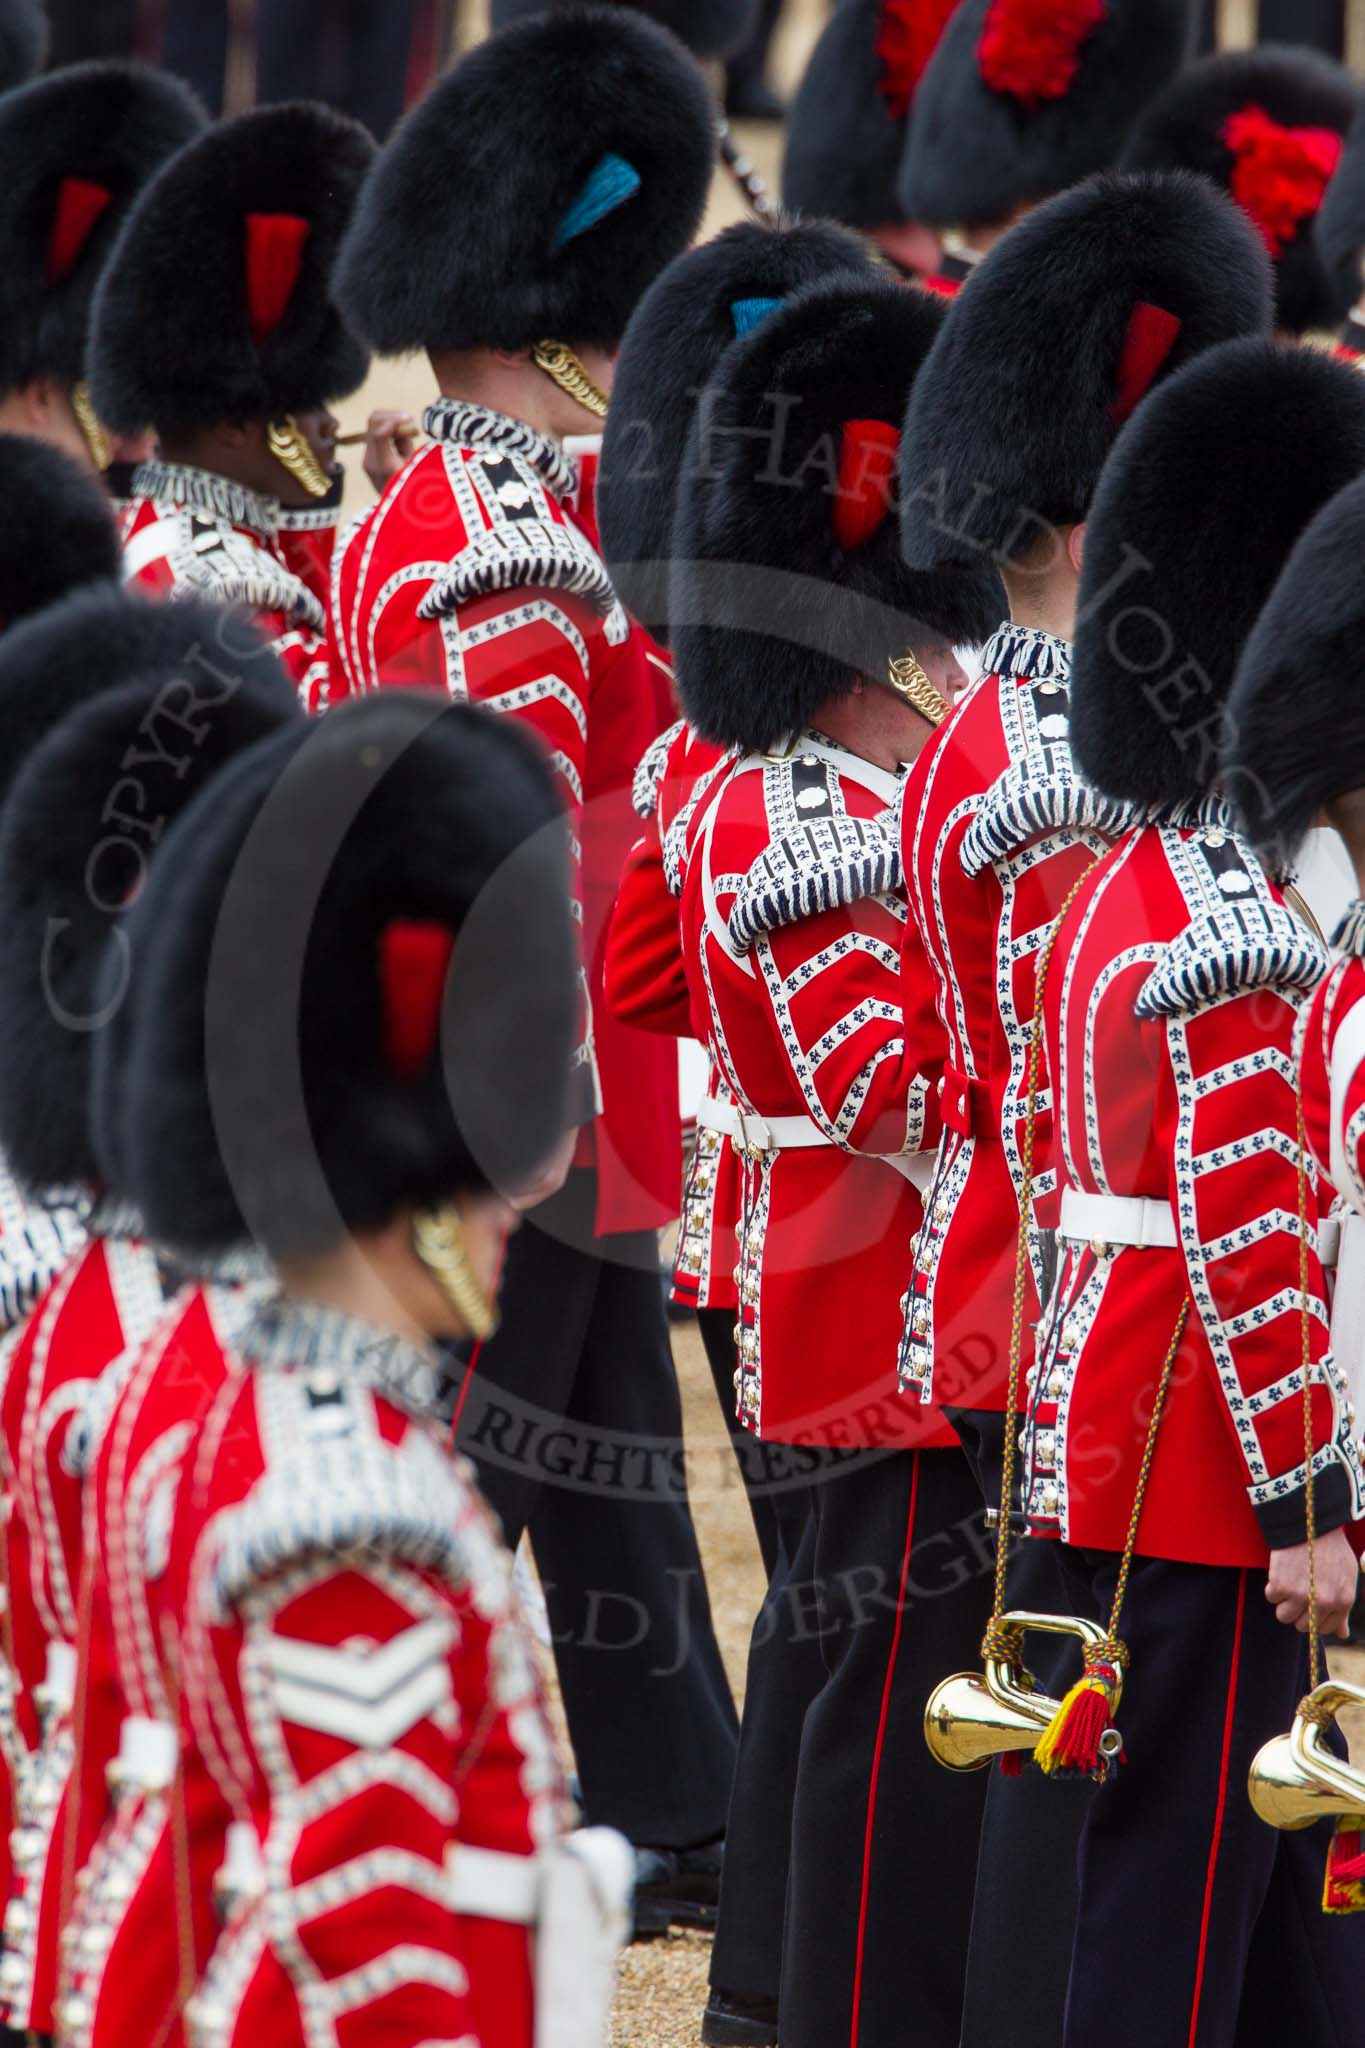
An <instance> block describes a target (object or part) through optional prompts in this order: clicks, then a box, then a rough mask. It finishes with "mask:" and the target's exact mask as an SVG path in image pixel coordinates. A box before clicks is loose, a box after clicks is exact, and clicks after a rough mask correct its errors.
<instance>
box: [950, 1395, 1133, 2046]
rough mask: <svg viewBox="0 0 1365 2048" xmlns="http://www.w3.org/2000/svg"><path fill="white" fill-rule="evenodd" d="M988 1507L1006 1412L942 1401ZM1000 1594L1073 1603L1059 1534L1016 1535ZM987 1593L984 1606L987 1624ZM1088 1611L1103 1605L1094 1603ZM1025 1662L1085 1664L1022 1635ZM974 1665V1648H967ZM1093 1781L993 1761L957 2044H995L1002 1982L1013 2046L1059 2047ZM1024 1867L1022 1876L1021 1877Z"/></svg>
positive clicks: (995, 1502)
mask: <svg viewBox="0 0 1365 2048" xmlns="http://www.w3.org/2000/svg"><path fill="white" fill-rule="evenodd" d="M948 1415H949V1419H950V1421H951V1422H952V1425H953V1427H954V1429H956V1431H957V1433H958V1436H959V1438H960V1440H961V1443H962V1448H963V1449H964V1451H965V1452H966V1453H967V1458H968V1462H969V1463H970V1465H971V1467H972V1471H973V1472H974V1474H975V1475H976V1480H977V1483H978V1485H979V1486H980V1488H981V1492H982V1495H983V1497H984V1499H985V1501H986V1504H987V1506H988V1507H992V1508H998V1507H999V1505H1000V1481H1001V1473H1002V1468H1003V1463H1004V1448H1005V1418H1004V1416H1003V1415H1000V1414H993V1413H991V1412H990V1411H988V1410H985V1409H979V1408H957V1409H950V1410H949V1411H948ZM1005 1597H1006V1601H1007V1603H1008V1605H1009V1606H1010V1607H1012V1608H1017V1609H1023V1610H1024V1611H1026V1612H1028V1613H1032V1614H1065V1613H1070V1612H1072V1611H1074V1609H1073V1608H1072V1607H1070V1606H1069V1605H1068V1601H1074V1599H1075V1598H1076V1597H1077V1591H1076V1589H1075V1588H1070V1587H1068V1585H1067V1583H1066V1581H1065V1580H1064V1579H1063V1576H1062V1568H1061V1559H1060V1557H1059V1555H1058V1546H1057V1545H1056V1544H1055V1543H1050V1542H1045V1541H1043V1540H1042V1539H1040V1538H1035V1537H1029V1536H1015V1537H1014V1538H1013V1539H1012V1542H1011V1550H1010V1558H1009V1578H1008V1581H1007V1587H1006V1596H1005ZM989 1604H990V1602H989V1595H988V1596H987V1603H986V1606H985V1607H983V1609H982V1621H983V1624H984V1621H985V1617H986V1613H987V1612H988V1609H989ZM1081 1611H1082V1612H1083V1613H1084V1614H1085V1616H1086V1618H1087V1619H1088V1620H1099V1619H1101V1618H1102V1617H1101V1616H1099V1615H1098V1614H1097V1613H1094V1612H1092V1610H1091V1609H1090V1607H1088V1606H1087V1607H1085V1608H1083V1609H1082V1610H1081ZM1027 1651H1028V1658H1029V1667H1030V1669H1031V1670H1032V1672H1033V1674H1034V1676H1035V1677H1036V1678H1037V1679H1038V1682H1039V1684H1040V1685H1041V1686H1042V1687H1043V1688H1044V1690H1045V1691H1047V1692H1050V1693H1052V1694H1053V1695H1054V1697H1060V1696H1061V1694H1062V1693H1064V1692H1065V1691H1066V1690H1067V1688H1068V1687H1069V1686H1070V1685H1071V1684H1072V1683H1073V1682H1074V1681H1075V1679H1077V1678H1078V1677H1079V1676H1080V1670H1081V1658H1080V1652H1079V1649H1078V1647H1077V1646H1076V1645H1075V1644H1074V1643H1069V1644H1067V1643H1059V1642H1054V1640H1053V1639H1052V1638H1050V1637H1048V1636H1045V1635H1032V1636H1030V1637H1029V1639H1028V1643H1027ZM970 1661H971V1664H972V1665H973V1666H975V1665H977V1664H978V1663H979V1661H980V1660H979V1655H978V1653H977V1652H976V1651H974V1652H973V1655H972V1658H971V1660H970ZM1093 1791H1094V1787H1093V1786H1092V1785H1090V1784H1089V1783H1087V1782H1085V1781H1080V1782H1066V1781H1062V1782H1059V1781H1057V1780H1056V1779H1050V1778H1045V1777H1044V1776H1043V1774H1042V1772H1041V1771H1031V1770H1028V1771H1025V1772H1023V1773H1022V1775H1021V1776H1019V1777H1017V1778H1007V1777H1005V1776H1003V1775H1002V1773H1001V1772H1000V1771H999V1770H998V1769H997V1768H995V1767H994V1766H992V1767H991V1769H990V1770H989V1773H988V1774H987V1777H986V1810H985V1814H984V1816H983V1818H982V1823H981V1850H980V1857H979V1860H978V1864H977V1873H976V1898H975V1903H974V1906H973V1909H972V1933H971V1946H970V1948H969V1950H968V1957H967V1993H966V1998H965V2000H964V2003H963V2011H962V2048H1000V2044H1001V2033H1000V2027H1001V2003H1000V2000H1001V1992H1002V1988H1003V1987H1005V1986H1008V1987H1009V2032H1008V2035H1007V2037H1006V2038H1007V2039H1008V2042H1009V2048H1058V2043H1059V2042H1060V2041H1061V2038H1062V2023H1063V2017H1064V2014H1065V2010H1066V1982H1067V1972H1068V1970H1069V1968H1070V1965H1071V1946H1072V1939H1073V1936H1074V1932H1075V1924H1076V1852H1077V1849H1078V1846H1079V1843H1080V1834H1081V1827H1082V1824H1083V1822H1084V1820H1085V1815H1086V1808H1087V1806H1088V1805H1089V1801H1090V1796H1091V1794H1092V1793H1093ZM1025 1874H1027V1875H1026V1881H1025Z"/></svg>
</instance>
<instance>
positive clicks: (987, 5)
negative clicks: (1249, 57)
mask: <svg viewBox="0 0 1365 2048" xmlns="http://www.w3.org/2000/svg"><path fill="white" fill-rule="evenodd" d="M1191 32H1192V8H1191V4H1190V0H962V5H961V6H960V7H958V9H957V10H956V12H955V13H954V15H953V17H952V19H951V20H950V21H949V23H948V26H947V28H946V29H945V30H944V32H943V36H942V39H941V41H940V42H939V45H938V48H937V49H936V51H935V52H934V55H933V58H932V60H931V61H930V64H929V66H928V68H927V70H926V71H925V74H924V77H923V80H922V81H921V83H920V88H919V91H918V92H917V93H916V95H915V118H914V120H913V121H912V122H911V124H910V134H909V140H908V142H907V145H906V152H905V157H904V160H903V162H902V165H901V175H900V198H901V207H902V210H903V211H904V212H905V213H906V214H907V215H909V217H910V218H911V219H912V220H923V221H929V222H931V223H932V224H934V225H935V226H938V227H945V228H948V227H987V226H993V225H994V224H995V223H997V222H999V221H1003V220H1006V219H1007V218H1008V217H1009V215H1010V214H1011V213H1012V212H1013V211H1014V209H1015V207H1016V206H1020V205H1028V206H1031V205H1034V204H1036V203H1037V201H1038V200H1040V199H1048V198H1050V197H1051V196H1052V194H1053V193H1054V192H1064V191H1065V190H1066V188H1067V186H1069V185H1074V184H1076V183H1077V182H1078V180H1080V179H1081V178H1086V177H1089V175H1090V173H1091V172H1092V171H1102V170H1105V169H1107V168H1108V166H1109V165H1111V164H1112V163H1113V162H1114V161H1115V159H1116V158H1117V157H1118V155H1119V152H1120V150H1121V149H1122V148H1123V144H1124V138H1125V137H1126V135H1127V133H1128V130H1129V129H1130V128H1131V127H1132V125H1133V122H1134V120H1135V119H1136V117H1137V115H1138V114H1139V112H1140V111H1141V109H1142V108H1143V107H1144V106H1145V105H1146V103H1147V101H1148V100H1150V99H1151V97H1152V95H1153V94H1154V93H1157V92H1160V90H1161V88H1162V86H1164V85H1165V84H1166V82H1167V80H1168V79H1170V78H1171V77H1172V76H1173V75H1174V74H1175V73H1176V72H1177V71H1178V70H1179V69H1180V66H1181V65H1182V63H1183V62H1184V61H1185V58H1186V55H1187V54H1188V51H1189V48H1190V40H1191Z"/></svg>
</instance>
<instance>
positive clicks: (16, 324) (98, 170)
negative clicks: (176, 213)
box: [0, 63, 204, 390]
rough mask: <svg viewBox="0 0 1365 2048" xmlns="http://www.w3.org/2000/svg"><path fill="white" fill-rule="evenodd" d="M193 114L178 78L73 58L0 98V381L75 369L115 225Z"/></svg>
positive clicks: (195, 120) (80, 364)
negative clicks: (0, 278) (0, 291)
mask: <svg viewBox="0 0 1365 2048" xmlns="http://www.w3.org/2000/svg"><path fill="white" fill-rule="evenodd" d="M203 124H204V112H203V109H202V107H201V106H200V105H199V102H198V101H197V100H196V99H195V97H194V95H193V93H191V92H190V91H189V89H188V88H187V87H186V86H183V85H181V84H180V83H179V81H178V80H177V79H174V78H171V77H169V76H168V75H167V74H166V73H165V72H161V71H152V70H150V69H148V67H147V66H145V65H142V64H118V63H97V64H73V65H71V66H70V67H69V68H68V69H65V70H61V71H54V72H53V73H51V75H50V76H49V77H46V78H39V79H35V80H34V82H33V83H32V84H31V85H26V86H24V87H22V88H21V90H19V91H18V92H13V93H7V94H6V95H5V96H4V98H3V99H0V248H3V249H4V252H5V269H4V294H5V313H4V319H3V320H0V389H4V390H13V389H14V388H15V387H16V386H18V385H21V384H26V383H27V382H28V381H29V379H30V378H32V377H36V376H40V375H44V374H45V375H48V376H52V377H59V378H62V379H63V380H65V381H66V382H67V383H73V384H74V383H75V382H76V381H77V380H78V379H79V378H81V377H83V376H84V375H85V371H86V344H87V340H88V337H89V329H90V309H91V303H92V301H93V299H94V295H95V287H96V285H97V283H98V281H99V278H100V274H101V272H102V271H103V269H104V266H105V264H106V262H107V260H108V257H109V252H110V250H111V249H112V248H113V246H114V243H115V241H116V240H117V238H118V234H119V230H120V228H121V227H122V224H123V222H124V220H125V219H126V218H127V215H128V211H129V209H130V207H131V206H132V204H133V202H134V200H135V199H136V198H137V196H138V194H139V192H141V190H142V189H143V187H144V186H145V185H146V183H147V181H148V179H149V178H151V177H152V175H153V174H154V172H155V171H156V170H157V169H158V167H159V166H160V165H161V164H163V163H164V162H165V160H166V159H167V158H168V157H170V156H171V155H173V154H174V153H175V151H177V150H178V149H180V148H181V147H182V146H183V145H184V144H185V143H186V142H188V141H189V140H190V138H191V137H192V136H193V135H195V134H196V133H197V132H198V131H199V130H200V129H201V128H202V127H203Z"/></svg>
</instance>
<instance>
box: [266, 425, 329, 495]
mask: <svg viewBox="0 0 1365 2048" xmlns="http://www.w3.org/2000/svg"><path fill="white" fill-rule="evenodd" d="M266 444H267V446H268V447H269V449H270V452H271V454H272V455H273V456H274V458H275V460H276V462H278V463H279V464H280V466H281V468H283V469H287V470H288V471H289V474H290V476H292V477H293V479H294V481H295V483H300V484H302V485H303V488H304V489H305V491H307V493H308V495H309V497H310V498H325V497H326V496H327V493H328V492H329V491H330V490H331V488H332V479H331V478H330V477H329V476H328V474H327V472H326V470H325V469H324V468H323V466H322V464H321V463H320V462H319V461H318V459H317V456H316V455H314V453H313V451H312V449H311V448H310V447H309V445H308V443H307V441H306V440H305V438H304V436H303V435H302V434H301V433H300V431H299V428H298V423H297V422H296V421H295V420H294V419H292V418H291V417H290V415H289V414H288V413H286V414H285V416H284V418H283V419H282V420H272V421H271V422H270V425H269V427H268V428H267V430H266Z"/></svg>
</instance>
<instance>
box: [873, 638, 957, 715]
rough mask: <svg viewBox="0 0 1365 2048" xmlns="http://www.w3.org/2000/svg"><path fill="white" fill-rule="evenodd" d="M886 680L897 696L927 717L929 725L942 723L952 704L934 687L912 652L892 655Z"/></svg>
mask: <svg viewBox="0 0 1365 2048" xmlns="http://www.w3.org/2000/svg"><path fill="white" fill-rule="evenodd" d="M887 681H888V682H889V683H890V685H891V687H892V689H893V690H894V691H895V692H896V695H897V696H898V697H904V699H905V701H906V703H907V704H909V705H910V706H911V707H912V709H914V710H915V711H918V713H919V715H920V717H921V718H927V719H928V721H929V723H930V725H942V723H943V721H944V719H945V718H946V717H947V716H948V713H949V712H950V711H951V709H952V706H951V705H950V704H949V702H948V700H947V698H946V697H945V696H944V695H943V694H942V692H941V691H939V690H937V689H935V687H934V685H933V684H932V683H931V682H930V680H929V678H928V676H927V675H926V674H925V673H924V670H923V669H922V668H921V667H920V665H919V663H918V662H917V661H916V659H915V657H914V655H913V654H900V655H894V654H893V655H892V657H891V664H890V670H889V673H888V676H887Z"/></svg>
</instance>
